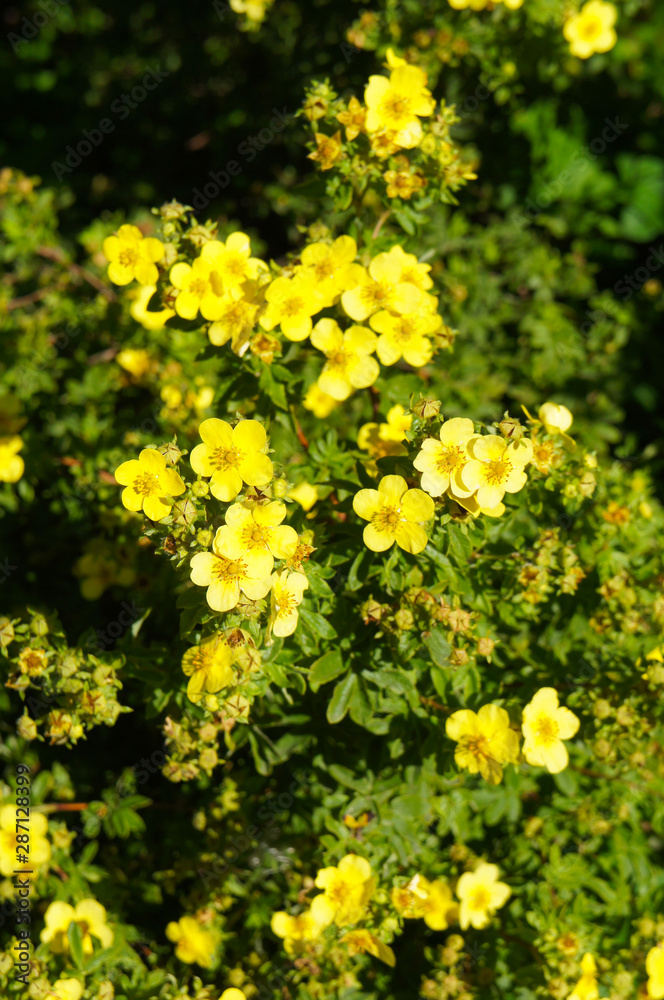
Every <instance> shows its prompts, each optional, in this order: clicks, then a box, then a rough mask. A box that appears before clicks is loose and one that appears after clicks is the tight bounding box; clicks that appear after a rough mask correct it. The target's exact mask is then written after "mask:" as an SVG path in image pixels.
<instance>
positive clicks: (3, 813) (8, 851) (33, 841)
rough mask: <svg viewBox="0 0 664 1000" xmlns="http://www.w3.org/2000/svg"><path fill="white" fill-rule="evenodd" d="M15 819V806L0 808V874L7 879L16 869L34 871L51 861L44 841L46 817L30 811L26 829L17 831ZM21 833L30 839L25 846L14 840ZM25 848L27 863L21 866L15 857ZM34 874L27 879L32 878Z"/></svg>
mask: <svg viewBox="0 0 664 1000" xmlns="http://www.w3.org/2000/svg"><path fill="white" fill-rule="evenodd" d="M19 787H20V786H19ZM17 794H20V792H17ZM16 819H17V817H16V806H15V805H9V806H2V807H0V873H1V874H2V875H4V876H5V877H6V878H9V876H10V875H12V874H13V872H14V871H15V869H17V868H31V869H36V868H38V867H39V866H40V865H45V864H47V863H48V862H49V861H50V859H51V845H50V844H49V842H48V840H47V839H46V833H47V831H48V821H47V819H46V816H44V814H43V813H40V812H36V811H35V810H34V809H31V810H30V816H29V818H28V820H26V826H27V829H26V827H25V826H23V827H21V828H19V829H18V830H17V828H16ZM19 819H20V817H19ZM22 833H27V835H28V837H29V838H30V839H29V842H28V843H27V844H19V843H18V841H17V839H16V837H17V835H18V834H22ZM26 847H27V848H29V850H28V853H27V858H28V862H29V863H28V865H22V864H19V863H18V861H17V859H16V855H17V854H19V853H21V854H22V853H23V852H24V849H25V848H26ZM34 874H36V871H35V872H34ZM34 874H33V875H32V876H28V878H30V877H34Z"/></svg>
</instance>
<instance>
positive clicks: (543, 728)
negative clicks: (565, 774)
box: [521, 687, 579, 774]
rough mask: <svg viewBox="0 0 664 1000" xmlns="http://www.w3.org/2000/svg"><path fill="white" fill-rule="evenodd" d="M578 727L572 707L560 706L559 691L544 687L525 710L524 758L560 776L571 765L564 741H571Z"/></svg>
mask: <svg viewBox="0 0 664 1000" xmlns="http://www.w3.org/2000/svg"><path fill="white" fill-rule="evenodd" d="M578 728H579V719H578V718H577V716H576V715H574V713H573V712H570V710H569V708H563V707H560V706H559V705H558V693H557V691H556V690H555V688H550V687H544V688H540V690H539V691H538V692H537V694H536V695H535V696H534V697H533V699H532V701H531V702H530V703H529V704H528V705H526V707H525V708H524V710H523V722H522V725H521V729H522V731H523V738H524V743H523V755H524V757H525V758H526V760H527V761H528V763H529V764H533V765H535V766H538V767H545V768H546V769H547V770H548V771H550V772H551V774H558V772H559V771H563V770H564V769H565V768H566V767H567V764H568V762H569V757H568V754H567V747H566V746H565V744H564V743H563V740H570V739H571V738H572V737H573V736H575V735H576V733H577V731H578Z"/></svg>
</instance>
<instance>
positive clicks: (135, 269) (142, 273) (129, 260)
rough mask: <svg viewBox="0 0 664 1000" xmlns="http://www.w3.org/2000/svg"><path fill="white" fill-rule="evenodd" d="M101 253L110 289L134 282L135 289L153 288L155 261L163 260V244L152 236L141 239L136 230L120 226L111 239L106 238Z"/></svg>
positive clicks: (140, 234) (139, 233)
mask: <svg viewBox="0 0 664 1000" xmlns="http://www.w3.org/2000/svg"><path fill="white" fill-rule="evenodd" d="M102 250H103V252H104V256H105V257H106V260H108V261H110V263H109V265H108V276H109V278H110V279H111V281H112V282H113V284H114V285H128V284H129V282H130V281H133V280H134V278H136V280H137V281H138V283H139V285H156V283H157V279H158V278H159V270H158V268H157V263H156V262H157V261H158V260H161V258H162V257H163V256H164V244H163V243H162V242H161V240H158V239H156V238H155V237H154V236H148V237H144V236H143V233H142V232H141V231H140V229H139V228H138V226H129V225H126V226H120V228H119V229H118V231H117V233H116V234H115V235H114V236H107V237H106V239H105V240H104V242H103V244H102Z"/></svg>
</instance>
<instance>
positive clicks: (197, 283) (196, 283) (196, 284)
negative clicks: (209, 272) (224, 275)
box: [189, 278, 210, 299]
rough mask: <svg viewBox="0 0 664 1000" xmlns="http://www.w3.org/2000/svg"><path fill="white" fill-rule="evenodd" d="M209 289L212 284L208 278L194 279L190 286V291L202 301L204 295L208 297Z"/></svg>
mask: <svg viewBox="0 0 664 1000" xmlns="http://www.w3.org/2000/svg"><path fill="white" fill-rule="evenodd" d="M209 288H210V282H209V281H208V280H207V279H206V278H194V279H193V280H192V281H191V282H190V284H189V291H190V292H191V294H192V295H195V296H196V298H197V299H202V298H203V296H204V295H207V293H208V290H209Z"/></svg>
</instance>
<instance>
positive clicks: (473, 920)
mask: <svg viewBox="0 0 664 1000" xmlns="http://www.w3.org/2000/svg"><path fill="white" fill-rule="evenodd" d="M499 874H500V871H499V869H498V865H488V864H486V863H484V862H481V863H480V864H479V865H478V866H477V868H476V869H475V871H474V872H464V874H463V875H462V876H461V878H460V879H459V881H458V883H457V889H456V892H457V896H458V897H459V923H460V925H461V929H462V930H464V931H465V930H466V928H467V927H477V928H481V927H486V925H487V924H488V923H489V920H490V919H491V917H492V916H493V914H494V913H495V912H496V910H498V909H499V908H500V907H501V906H504V905H505V903H506V902H507V900H508V899H509V898H510V895H511V893H512V890H511V889H510V887H509V886H508V885H506V884H505V883H504V882H499V881H498V876H499Z"/></svg>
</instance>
